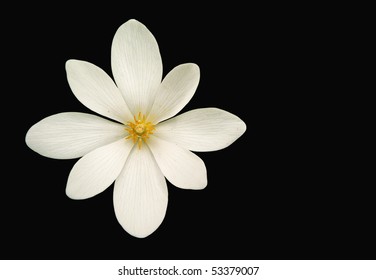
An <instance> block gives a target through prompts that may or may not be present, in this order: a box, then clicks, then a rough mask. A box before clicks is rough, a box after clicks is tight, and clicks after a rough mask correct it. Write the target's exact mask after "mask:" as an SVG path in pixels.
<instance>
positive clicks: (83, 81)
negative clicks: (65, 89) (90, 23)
mask: <svg viewBox="0 0 376 280" xmlns="http://www.w3.org/2000/svg"><path fill="white" fill-rule="evenodd" d="M65 68H66V71H67V78H68V83H69V85H70V88H71V89H72V91H73V93H74V95H75V96H76V97H77V99H78V100H79V101H80V102H81V103H82V104H84V105H85V106H86V107H88V108H89V109H91V110H93V111H94V112H96V113H98V114H101V115H103V116H106V117H109V118H111V119H114V120H117V121H119V122H121V123H126V122H127V121H128V120H131V119H132V118H133V116H132V114H131V112H130V111H129V109H128V107H127V105H126V104H125V101H124V99H123V97H122V95H121V93H120V90H119V89H118V88H117V87H116V85H115V83H114V81H113V80H112V79H111V78H110V77H109V76H108V75H107V74H106V73H105V72H104V71H103V70H102V69H100V68H99V67H97V66H95V65H94V64H91V63H89V62H86V61H80V60H73V59H71V60H68V61H67V63H66V64H65Z"/></svg>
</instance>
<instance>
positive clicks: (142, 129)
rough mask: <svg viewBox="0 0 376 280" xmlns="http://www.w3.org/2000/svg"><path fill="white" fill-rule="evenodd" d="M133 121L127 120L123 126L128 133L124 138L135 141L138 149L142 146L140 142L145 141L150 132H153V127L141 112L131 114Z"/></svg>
mask: <svg viewBox="0 0 376 280" xmlns="http://www.w3.org/2000/svg"><path fill="white" fill-rule="evenodd" d="M133 119H134V122H131V121H130V122H128V123H127V127H126V128H125V130H126V131H128V133H129V135H128V136H127V137H126V138H125V139H132V140H133V143H135V144H136V143H137V146H138V148H139V149H141V147H142V142H145V143H146V140H147V139H148V138H149V136H150V134H153V133H154V130H155V127H154V125H153V124H152V123H151V122H147V121H146V116H144V115H143V114H142V113H141V112H139V113H138V115H137V117H136V115H135V116H133Z"/></svg>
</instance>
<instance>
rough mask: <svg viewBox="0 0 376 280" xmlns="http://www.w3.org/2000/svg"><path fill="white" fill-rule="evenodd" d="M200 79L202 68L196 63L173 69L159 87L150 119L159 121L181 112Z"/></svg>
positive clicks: (154, 121)
mask: <svg viewBox="0 0 376 280" xmlns="http://www.w3.org/2000/svg"><path fill="white" fill-rule="evenodd" d="M199 80H200V69H199V67H198V66H197V65H196V64H194V63H186V64H181V65H179V66H177V67H175V68H174V69H172V70H171V71H170V73H168V74H167V76H166V77H165V78H164V79H163V81H162V83H161V84H160V86H159V88H158V91H157V94H156V96H155V101H154V104H153V107H152V109H151V112H150V116H149V120H150V121H152V122H153V123H158V122H160V121H163V120H166V119H168V118H171V117H173V116H175V115H176V114H177V113H179V112H180V110H181V109H183V107H184V106H185V105H186V104H187V103H188V102H189V100H191V98H192V96H193V95H194V93H195V91H196V88H197V86H198V82H199Z"/></svg>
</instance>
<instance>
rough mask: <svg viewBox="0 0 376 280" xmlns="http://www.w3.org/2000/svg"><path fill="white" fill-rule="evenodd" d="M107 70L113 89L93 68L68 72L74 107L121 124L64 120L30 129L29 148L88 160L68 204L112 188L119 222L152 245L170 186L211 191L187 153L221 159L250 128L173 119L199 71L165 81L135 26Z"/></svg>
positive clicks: (145, 33)
mask: <svg viewBox="0 0 376 280" xmlns="http://www.w3.org/2000/svg"><path fill="white" fill-rule="evenodd" d="M111 66H112V72H113V76H114V79H115V82H116V84H115V83H114V81H113V80H112V79H111V78H110V77H109V76H108V75H107V74H106V73H105V72H104V71H103V70H102V69H100V68H98V67H97V66H95V65H93V64H91V63H89V62H85V61H80V60H68V61H67V63H66V71H67V78H68V83H69V85H70V88H71V89H72V91H73V93H74V95H75V96H76V97H77V99H78V100H79V101H80V102H81V103H82V104H84V105H85V106H86V107H87V108H89V109H91V110H93V111H94V112H96V113H98V114H100V115H103V116H105V117H107V118H110V119H112V120H114V121H115V122H112V121H110V120H107V119H105V118H101V117H98V116H96V115H91V114H85V113H75V112H67V113H60V114H56V115H52V116H49V117H47V118H45V119H43V120H41V121H39V122H38V123H36V124H35V125H33V126H32V127H31V128H30V129H29V131H28V132H27V134H26V143H27V145H28V146H29V147H30V148H31V149H32V150H34V151H35V152H37V153H39V154H41V155H43V156H46V157H50V158H55V159H72V158H79V157H82V158H81V159H80V160H78V161H77V163H76V164H75V165H74V166H73V169H72V170H71V172H70V174H69V177H68V182H67V187H66V194H67V196H68V197H70V198H72V199H86V198H90V197H93V196H95V195H97V194H99V193H101V192H103V191H104V190H105V189H107V188H108V187H109V186H110V185H111V184H112V183H113V182H114V181H115V184H114V194H113V201H114V208H115V214H116V218H117V219H118V221H119V223H120V224H121V225H122V226H123V228H124V229H125V230H126V231H127V232H128V233H129V234H131V235H133V236H136V237H146V236H148V235H150V234H151V233H152V232H154V231H155V230H156V229H157V228H158V227H159V225H160V224H161V223H162V221H163V219H164V216H165V213H166V209H167V202H168V192H167V184H166V180H165V177H166V178H167V180H168V181H170V182H171V184H173V185H175V186H176V187H179V188H182V189H195V190H199V189H203V188H205V186H206V185H207V175H206V167H205V164H204V162H203V161H202V160H201V159H200V158H199V157H198V156H197V155H195V154H194V153H192V152H191V151H198V152H203V151H215V150H219V149H223V148H225V147H227V146H229V145H230V144H231V143H233V142H234V141H235V140H236V139H237V138H239V137H240V136H241V135H242V134H243V133H244V132H245V130H246V125H245V123H244V122H243V121H242V120H241V119H239V118H238V117H237V116H235V115H233V114H231V113H228V112H226V111H223V110H221V109H217V108H204V109H196V110H191V111H188V112H186V113H183V114H181V115H179V116H177V117H174V116H175V115H176V114H177V113H178V112H179V111H180V110H181V109H182V108H183V107H184V106H185V105H186V104H187V103H188V102H189V100H190V99H191V98H192V96H193V94H194V93H195V90H196V88H197V85H198V83H199V78H200V71H199V67H198V66H197V65H196V64H193V63H186V64H181V65H179V66H177V67H175V68H174V69H172V70H171V72H169V73H168V74H167V76H166V77H164V79H163V81H162V60H161V55H160V53H159V48H158V44H157V42H156V40H155V38H154V36H153V35H152V34H151V33H150V31H149V30H148V29H147V28H146V27H145V26H144V25H143V24H142V23H140V22H138V21H136V20H129V21H127V22H126V23H124V24H123V25H122V26H120V28H119V29H118V30H117V32H116V34H115V37H114V39H113V42H112V49H111ZM172 117H173V118H172Z"/></svg>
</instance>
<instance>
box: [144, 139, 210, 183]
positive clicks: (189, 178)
mask: <svg viewBox="0 0 376 280" xmlns="http://www.w3.org/2000/svg"><path fill="white" fill-rule="evenodd" d="M148 145H149V147H150V150H151V151H152V153H153V155H154V157H155V160H156V161H157V163H158V166H159V167H160V169H161V170H162V173H163V175H164V176H166V178H167V180H169V181H170V182H171V184H173V185H175V186H177V187H179V188H182V189H195V190H200V189H203V188H205V187H206V185H207V176H206V167H205V163H204V162H203V161H202V159H201V158H199V157H198V156H197V155H195V154H194V153H192V152H190V151H188V150H187V149H184V148H181V147H180V146H178V145H176V144H174V143H170V142H167V141H165V140H162V139H159V138H158V137H155V136H154V137H152V138H151V139H150V141H148Z"/></svg>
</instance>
